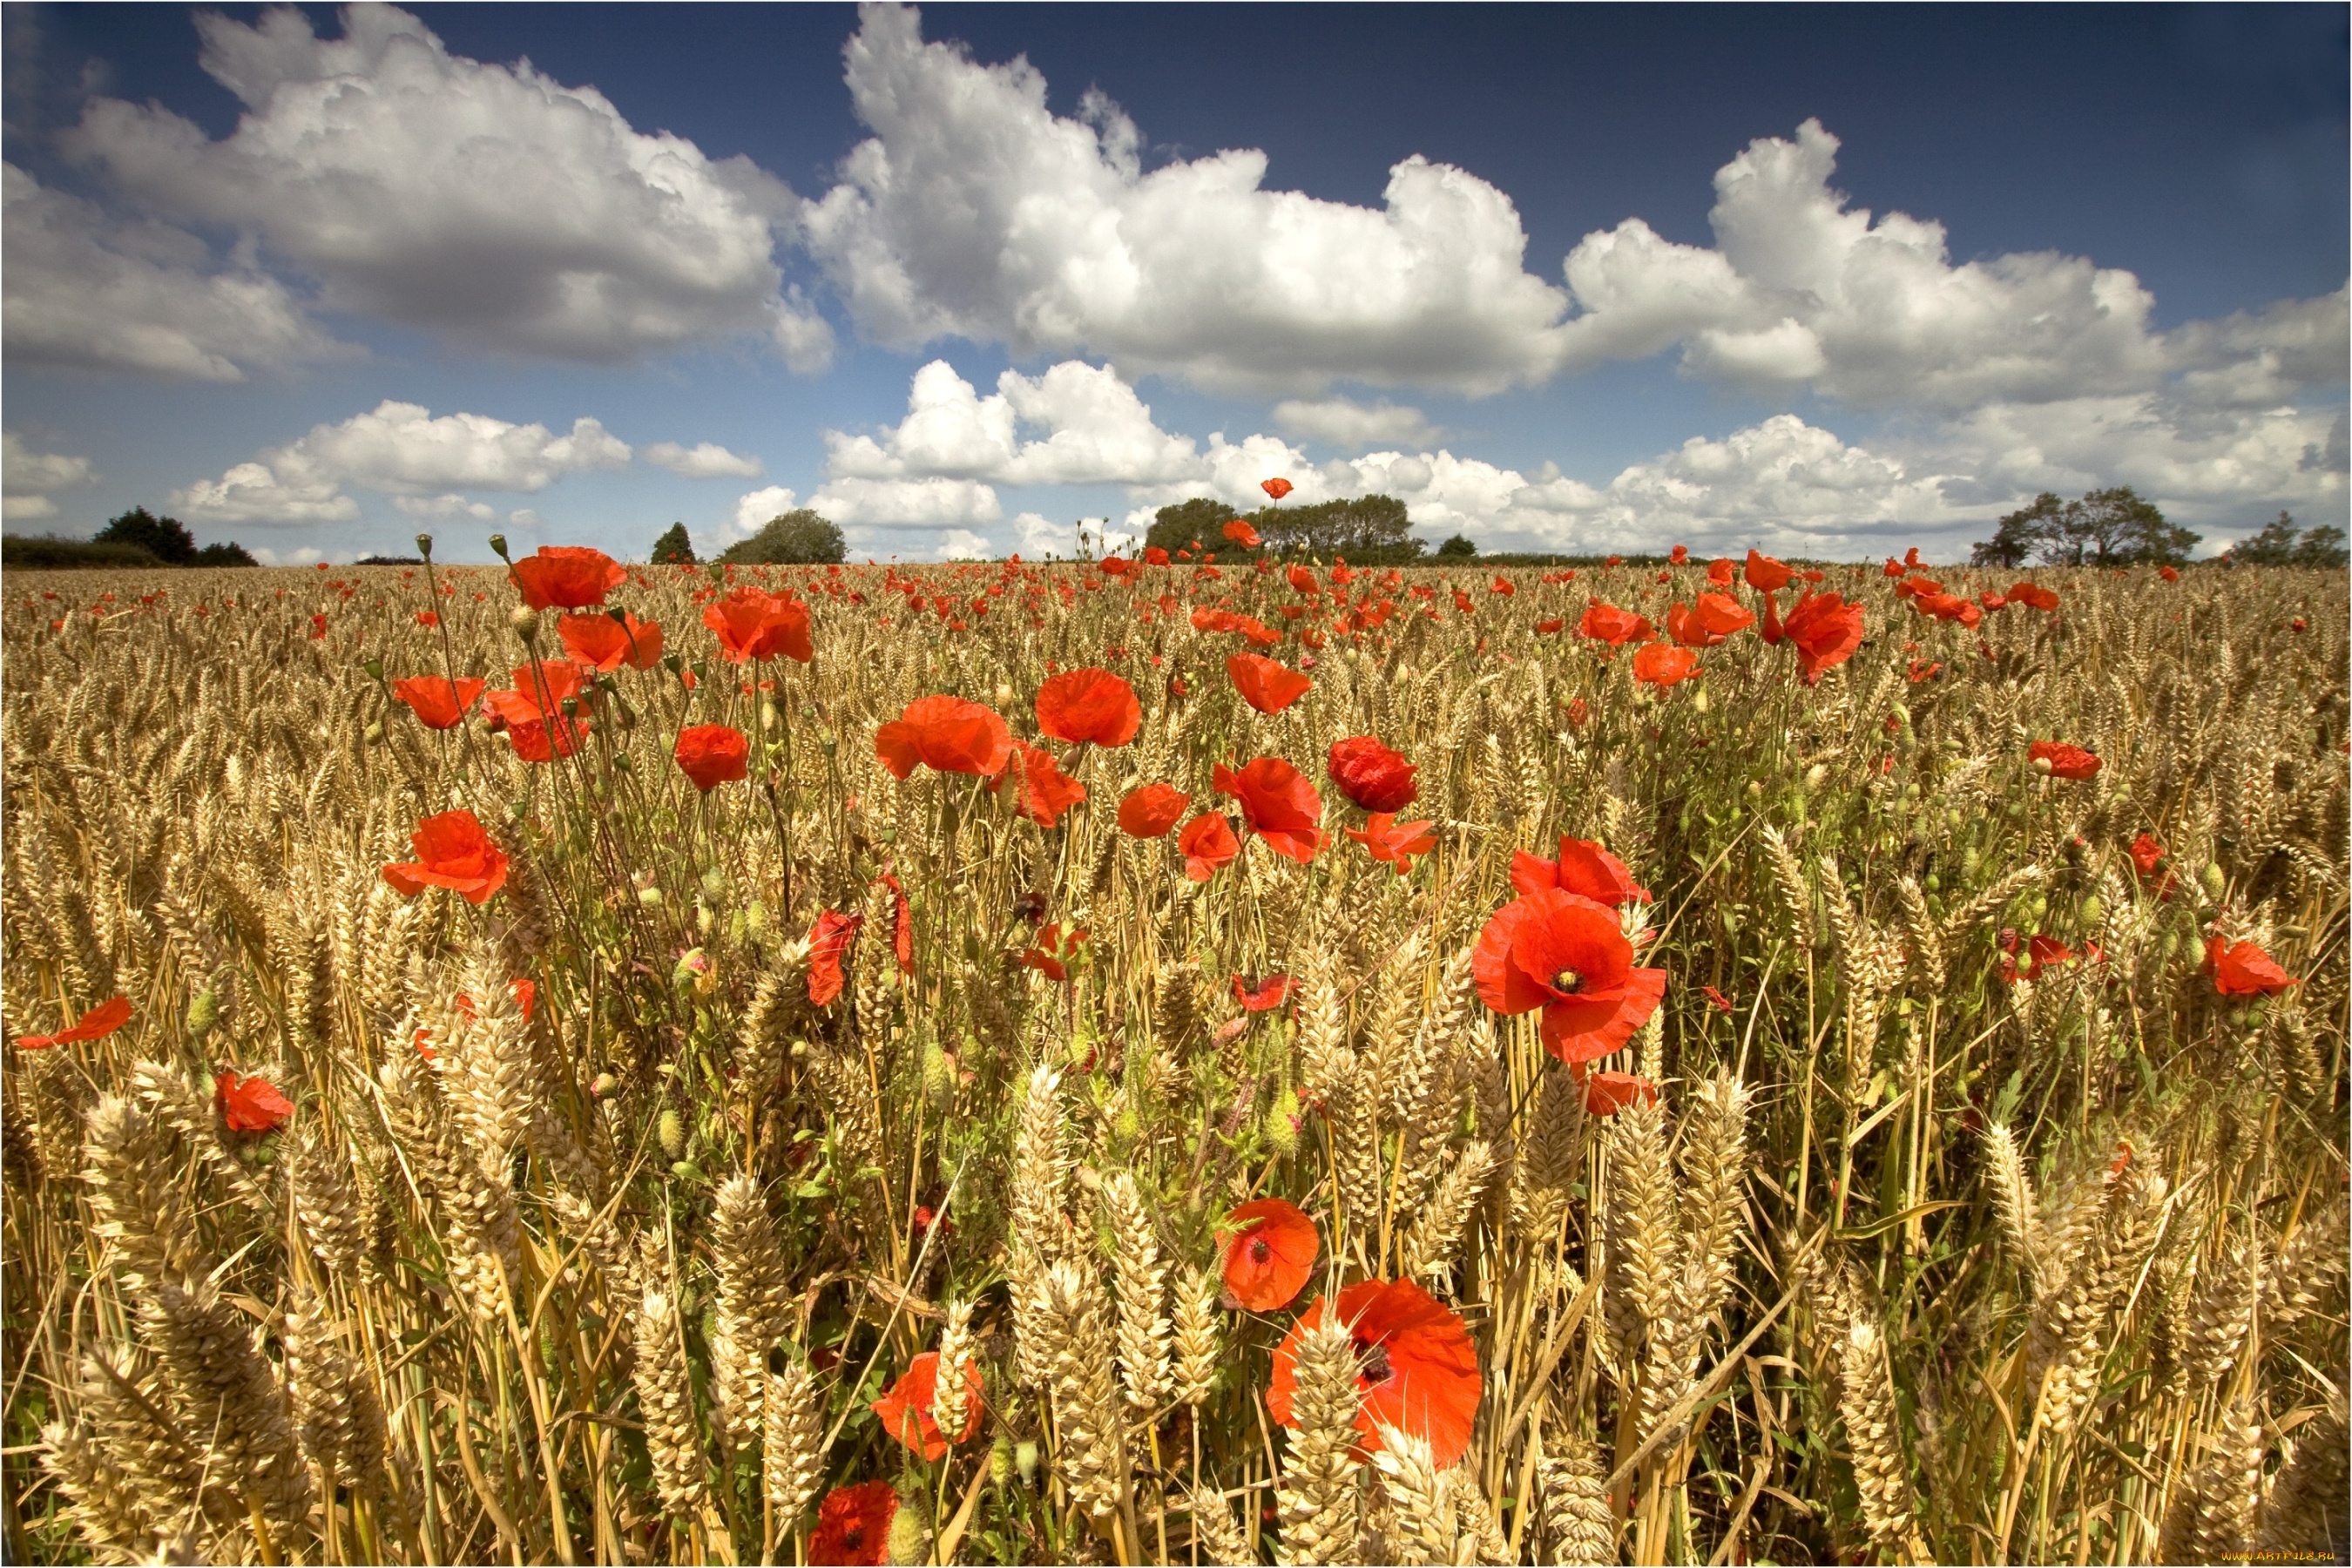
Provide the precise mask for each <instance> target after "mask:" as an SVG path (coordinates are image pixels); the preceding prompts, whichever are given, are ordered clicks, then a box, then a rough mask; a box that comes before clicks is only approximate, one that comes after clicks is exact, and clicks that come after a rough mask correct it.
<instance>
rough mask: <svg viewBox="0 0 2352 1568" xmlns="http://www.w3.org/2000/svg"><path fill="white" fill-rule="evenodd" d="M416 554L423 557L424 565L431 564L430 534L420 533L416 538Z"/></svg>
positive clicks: (431, 539)
mask: <svg viewBox="0 0 2352 1568" xmlns="http://www.w3.org/2000/svg"><path fill="white" fill-rule="evenodd" d="M416 553H418V554H419V555H422V556H423V557H425V563H426V564H428V565H429V564H431V563H432V560H433V536H432V535H431V534H429V533H420V534H418V535H417V536H416Z"/></svg>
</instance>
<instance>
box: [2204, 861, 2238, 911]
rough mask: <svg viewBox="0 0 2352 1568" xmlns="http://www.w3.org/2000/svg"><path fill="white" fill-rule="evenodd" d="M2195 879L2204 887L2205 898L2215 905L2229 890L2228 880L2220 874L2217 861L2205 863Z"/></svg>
mask: <svg viewBox="0 0 2352 1568" xmlns="http://www.w3.org/2000/svg"><path fill="white" fill-rule="evenodd" d="M2197 879H2198V880H2199V881H2200V882H2202V883H2203V884H2204V885H2205V896H2206V897H2207V898H2210V899H2211V900H2213V901H2214V902H2215V903H2217V904H2218V903H2220V902H2221V895H2222V894H2223V893H2224V892H2226V891H2227V890H2228V889H2229V886H2230V879H2228V878H2227V877H2224V876H2223V875H2222V874H2221V862H2220V861H2219V860H2208V861H2206V862H2205V869H2203V870H2202V871H2200V872H2199V873H2198V874H2197Z"/></svg>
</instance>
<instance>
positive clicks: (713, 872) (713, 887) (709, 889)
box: [702, 866, 727, 899]
mask: <svg viewBox="0 0 2352 1568" xmlns="http://www.w3.org/2000/svg"><path fill="white" fill-rule="evenodd" d="M702 890H703V891H704V892H706V893H708V894H709V895H710V896H711V897H712V898H714V899H715V898H718V897H719V895H720V894H722V893H724V892H726V891H727V873H726V872H724V871H721V870H720V869H719V868H718V867H716V866H713V867H711V868H710V869H709V870H708V871H705V872H704V873H703V874H702Z"/></svg>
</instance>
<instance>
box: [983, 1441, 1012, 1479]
mask: <svg viewBox="0 0 2352 1568" xmlns="http://www.w3.org/2000/svg"><path fill="white" fill-rule="evenodd" d="M988 1481H989V1484H990V1485H991V1486H992V1487H994V1488H995V1489H997V1490H998V1491H1003V1489H1005V1488H1006V1487H1008V1486H1010V1485H1012V1484H1013V1439H1012V1438H1010V1437H1008V1436H1005V1435H1004V1434H1003V1433H1002V1432H999V1433H998V1434H997V1435H996V1441H995V1442H993V1443H991V1444H990V1445H989V1446H988Z"/></svg>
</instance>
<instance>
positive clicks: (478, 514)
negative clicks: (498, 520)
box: [392, 494, 499, 522]
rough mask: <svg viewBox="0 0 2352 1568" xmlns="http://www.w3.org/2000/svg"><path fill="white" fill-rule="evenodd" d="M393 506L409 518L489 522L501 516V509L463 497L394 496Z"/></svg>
mask: <svg viewBox="0 0 2352 1568" xmlns="http://www.w3.org/2000/svg"><path fill="white" fill-rule="evenodd" d="M392 504H393V505H394V507H396V508H397V509H399V510H401V511H402V512H403V513H404V514H406V515H407V516H409V517H429V518H443V517H470V518H473V519H475V520H476V521H480V522H488V521H489V520H490V519H492V518H494V517H496V516H498V515H499V509H498V508H496V507H494V506H492V505H490V504H489V503H488V502H487V501H478V500H467V499H466V498H465V497H464V496H461V495H455V494H449V495H437V496H394V497H393V498H392Z"/></svg>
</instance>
